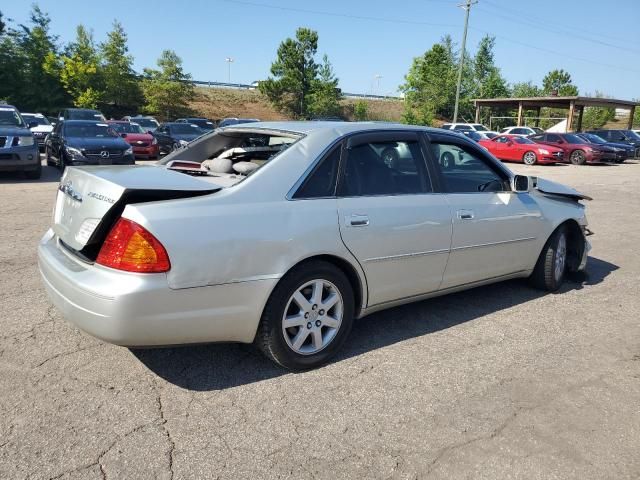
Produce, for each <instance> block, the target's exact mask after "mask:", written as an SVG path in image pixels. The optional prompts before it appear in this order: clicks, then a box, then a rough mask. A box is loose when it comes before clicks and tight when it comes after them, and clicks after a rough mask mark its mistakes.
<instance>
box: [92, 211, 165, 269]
mask: <svg viewBox="0 0 640 480" xmlns="http://www.w3.org/2000/svg"><path fill="white" fill-rule="evenodd" d="M96 262H97V263H99V264H100V265H104V266H105V267H111V268H116V269H118V270H125V271H127V272H140V273H160V272H167V271H169V269H170V268H171V263H170V262H169V256H168V255H167V251H166V250H165V249H164V247H163V246H162V244H161V243H160V242H159V241H158V239H156V237H154V236H153V235H151V233H149V232H148V231H147V230H145V229H144V228H143V227H141V226H140V225H138V224H137V223H136V222H133V221H131V220H127V219H126V218H120V219H119V220H118V221H117V222H116V224H115V225H114V226H113V228H112V229H111V231H110V232H109V235H107V238H106V240H105V241H104V244H103V245H102V248H101V249H100V253H98V258H97V259H96Z"/></svg>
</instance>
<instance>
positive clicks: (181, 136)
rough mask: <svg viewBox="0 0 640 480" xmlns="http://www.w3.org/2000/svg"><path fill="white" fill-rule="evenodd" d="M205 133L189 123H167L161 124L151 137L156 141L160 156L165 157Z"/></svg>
mask: <svg viewBox="0 0 640 480" xmlns="http://www.w3.org/2000/svg"><path fill="white" fill-rule="evenodd" d="M205 133H207V132H206V131H205V130H202V129H201V128H200V127H198V126H197V125H193V124H191V123H175V122H168V123H163V124H161V125H160V126H159V127H158V128H157V129H156V130H155V131H154V132H153V136H154V137H155V138H156V140H157V141H158V147H159V149H160V154H161V155H166V154H167V153H169V152H173V151H174V150H177V149H179V148H181V147H185V146H186V145H187V144H188V143H189V142H190V141H191V140H193V139H194V138H198V137H199V136H201V135H203V134H205Z"/></svg>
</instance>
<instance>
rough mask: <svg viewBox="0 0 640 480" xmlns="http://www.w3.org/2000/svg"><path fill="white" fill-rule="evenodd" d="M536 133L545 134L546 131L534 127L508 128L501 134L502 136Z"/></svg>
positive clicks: (501, 131)
mask: <svg viewBox="0 0 640 480" xmlns="http://www.w3.org/2000/svg"><path fill="white" fill-rule="evenodd" d="M536 133H544V130H542V129H541V128H537V127H536V128H532V127H507V128H503V129H502V130H500V134H502V135H522V136H528V135H535V134H536Z"/></svg>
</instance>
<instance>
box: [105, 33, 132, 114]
mask: <svg viewBox="0 0 640 480" xmlns="http://www.w3.org/2000/svg"><path fill="white" fill-rule="evenodd" d="M100 51H101V54H102V58H103V63H102V70H103V74H104V92H103V94H102V100H103V102H104V104H105V107H104V109H105V111H106V112H110V113H116V114H119V113H121V112H124V111H136V110H137V109H138V107H139V105H140V104H141V103H142V92H141V90H140V85H139V82H138V79H137V78H136V75H135V72H134V71H133V67H132V65H133V57H132V56H131V55H129V48H128V47H127V34H126V33H125V31H124V29H123V28H122V25H121V24H120V22H118V21H114V22H113V29H112V30H111V31H110V32H109V33H108V34H107V40H106V42H104V43H102V44H101V45H100Z"/></svg>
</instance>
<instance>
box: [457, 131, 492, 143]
mask: <svg viewBox="0 0 640 480" xmlns="http://www.w3.org/2000/svg"><path fill="white" fill-rule="evenodd" d="M460 133H462V134H463V135H464V136H465V137H467V138H470V139H471V140H473V141H474V142H479V141H480V140H491V139H492V138H494V137H496V136H497V135H498V134H497V133H494V132H476V131H475V130H463V131H461V132H460Z"/></svg>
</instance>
